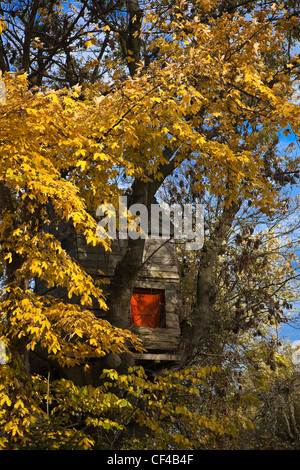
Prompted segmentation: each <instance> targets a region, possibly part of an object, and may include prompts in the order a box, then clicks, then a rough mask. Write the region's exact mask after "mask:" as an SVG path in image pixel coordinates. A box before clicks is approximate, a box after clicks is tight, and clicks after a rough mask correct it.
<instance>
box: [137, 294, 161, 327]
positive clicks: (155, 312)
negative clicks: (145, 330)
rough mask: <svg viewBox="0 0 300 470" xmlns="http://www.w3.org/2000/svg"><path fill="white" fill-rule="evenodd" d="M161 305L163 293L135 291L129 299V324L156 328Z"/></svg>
mask: <svg viewBox="0 0 300 470" xmlns="http://www.w3.org/2000/svg"><path fill="white" fill-rule="evenodd" d="M163 304H164V292H163V291H159V290H154V289H136V290H135V291H134V292H133V294H132V297H131V324H133V323H134V324H135V325H137V326H148V327H149V328H158V327H159V325H160V317H161V312H162V307H163Z"/></svg>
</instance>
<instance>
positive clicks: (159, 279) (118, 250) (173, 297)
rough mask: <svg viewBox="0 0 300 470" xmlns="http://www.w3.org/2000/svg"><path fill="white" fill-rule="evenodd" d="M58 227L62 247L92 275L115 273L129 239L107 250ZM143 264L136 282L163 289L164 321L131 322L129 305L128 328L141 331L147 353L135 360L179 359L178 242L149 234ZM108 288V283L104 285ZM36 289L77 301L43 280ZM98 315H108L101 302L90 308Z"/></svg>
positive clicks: (113, 244) (116, 243) (161, 360)
mask: <svg viewBox="0 0 300 470" xmlns="http://www.w3.org/2000/svg"><path fill="white" fill-rule="evenodd" d="M64 229H65V230H63V228H62V227H60V229H59V230H58V233H59V234H60V237H59V238H60V241H61V243H62V246H63V248H64V249H65V250H66V251H67V252H68V253H69V254H70V255H71V256H72V257H73V258H74V259H76V260H77V261H78V262H79V264H80V265H81V266H82V267H83V268H84V269H85V270H86V272H87V273H89V274H90V275H91V276H92V277H93V278H95V279H100V278H108V279H110V278H111V277H112V276H113V274H114V270H115V267H116V265H117V263H118V262H119V261H120V260H121V258H122V257H123V256H124V254H125V251H126V247H127V240H114V241H113V242H112V245H111V248H112V251H105V250H104V249H103V248H102V247H100V246H99V247H93V246H90V245H87V244H86V242H85V239H84V237H83V236H82V235H80V234H77V233H74V231H70V230H67V228H66V227H64ZM143 263H144V264H143V267H142V270H141V272H140V274H139V276H138V279H137V282H136V286H135V287H136V288H143V289H156V290H157V289H160V290H162V291H164V325H163V326H162V327H157V328H150V327H144V326H136V325H134V324H133V325H131V324H130V306H129V308H128V312H127V315H128V328H130V329H131V330H132V331H133V332H134V333H136V334H138V336H140V338H141V339H142V342H143V346H144V348H145V349H146V350H147V353H145V354H143V355H140V354H135V358H136V361H137V362H138V363H143V361H147V364H148V366H149V364H150V362H149V361H154V362H155V363H159V362H164V363H166V362H168V361H173V363H174V361H177V360H179V358H180V357H179V356H178V355H177V349H178V346H179V343H180V326H179V310H180V278H179V270H178V265H177V258H176V249H175V244H174V242H172V241H164V240H158V239H155V240H153V239H151V238H148V239H147V240H146V242H145V249H144V256H143ZM103 289H104V290H105V285H103ZM36 291H37V292H38V293H40V294H48V295H51V296H53V297H56V298H60V299H62V300H64V301H66V302H73V303H77V302H78V299H77V298H76V296H73V297H72V299H69V298H68V296H67V291H66V289H64V288H55V287H54V288H52V289H50V290H49V289H47V288H46V287H45V286H44V285H43V283H41V282H39V280H36ZM90 309H91V310H92V311H93V313H94V314H95V315H96V316H97V317H102V318H107V320H108V321H109V313H107V312H104V311H101V310H100V309H99V307H98V304H96V303H95V305H94V307H91V308H90Z"/></svg>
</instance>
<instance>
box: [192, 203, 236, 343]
mask: <svg viewBox="0 0 300 470" xmlns="http://www.w3.org/2000/svg"><path fill="white" fill-rule="evenodd" d="M240 204H241V203H240V202H237V203H232V204H231V205H230V207H228V208H226V207H225V208H224V210H223V213H222V215H221V217H220V219H219V222H218V224H217V225H216V227H215V229H214V232H213V234H212V236H211V237H210V239H209V240H208V241H207V242H205V243H204V246H203V248H202V251H201V256H200V262H199V268H198V274H197V292H196V301H195V303H194V306H193V308H192V312H191V317H190V319H189V322H188V323H189V324H190V325H191V326H185V327H184V329H183V336H184V337H185V339H186V341H187V342H188V343H189V344H190V346H191V348H192V349H193V348H196V347H197V346H198V344H199V342H200V341H201V340H202V339H207V338H208V337H209V336H210V334H211V331H212V330H213V326H214V322H215V319H214V316H213V311H214V305H215V303H216V296H217V287H218V286H216V283H215V279H214V273H215V271H216V268H217V266H218V263H219V255H220V254H221V253H222V245H223V242H224V241H225V240H226V238H227V236H228V234H229V231H230V229H231V227H232V223H233V221H234V218H235V216H236V214H237V212H238V210H239V208H240Z"/></svg>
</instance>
